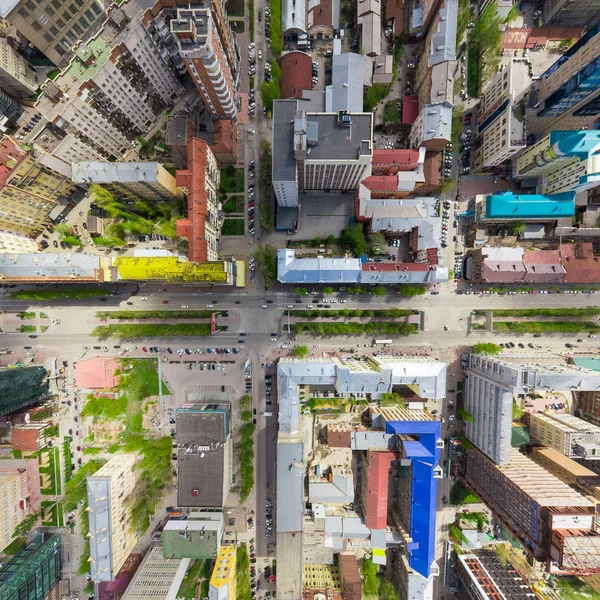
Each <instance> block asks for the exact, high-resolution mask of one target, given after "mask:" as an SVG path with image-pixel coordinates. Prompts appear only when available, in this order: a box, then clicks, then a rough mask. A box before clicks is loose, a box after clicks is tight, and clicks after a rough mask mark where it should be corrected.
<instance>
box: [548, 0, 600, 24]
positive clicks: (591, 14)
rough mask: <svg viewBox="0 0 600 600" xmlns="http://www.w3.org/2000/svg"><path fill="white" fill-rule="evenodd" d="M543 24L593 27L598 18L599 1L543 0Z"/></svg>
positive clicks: (599, 10) (599, 16) (599, 14)
mask: <svg viewBox="0 0 600 600" xmlns="http://www.w3.org/2000/svg"><path fill="white" fill-rule="evenodd" d="M543 14H544V24H545V25H552V26H554V27H586V28H589V27H593V26H594V25H595V24H596V23H597V22H598V20H599V19H600V2H598V0H588V1H587V2H577V0H545V2H544V7H543Z"/></svg>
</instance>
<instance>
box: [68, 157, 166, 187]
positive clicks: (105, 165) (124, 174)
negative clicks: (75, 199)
mask: <svg viewBox="0 0 600 600" xmlns="http://www.w3.org/2000/svg"><path fill="white" fill-rule="evenodd" d="M159 166H160V165H159V163H157V162H126V163H117V162H108V161H106V162H100V161H97V162H80V163H74V164H73V181H74V182H75V183H76V184H78V185H79V184H91V183H99V184H103V183H137V182H146V183H156V182H157V181H158V169H159Z"/></svg>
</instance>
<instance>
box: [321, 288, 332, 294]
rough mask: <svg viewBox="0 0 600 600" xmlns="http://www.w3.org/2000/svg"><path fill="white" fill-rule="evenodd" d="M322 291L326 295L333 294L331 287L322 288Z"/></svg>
mask: <svg viewBox="0 0 600 600" xmlns="http://www.w3.org/2000/svg"><path fill="white" fill-rule="evenodd" d="M323 293H324V294H325V295H326V296H331V294H333V288H332V287H326V288H324V289H323Z"/></svg>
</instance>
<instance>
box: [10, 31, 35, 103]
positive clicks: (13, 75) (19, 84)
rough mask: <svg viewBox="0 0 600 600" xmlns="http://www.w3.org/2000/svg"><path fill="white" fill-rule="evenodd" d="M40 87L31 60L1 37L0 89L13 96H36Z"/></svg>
mask: <svg viewBox="0 0 600 600" xmlns="http://www.w3.org/2000/svg"><path fill="white" fill-rule="evenodd" d="M38 87H39V86H38V82H37V77H36V74H35V71H34V70H33V67H32V66H31V64H30V63H29V61H28V60H27V59H26V58H25V57H24V56H21V55H20V54H19V53H18V52H17V51H16V50H15V49H14V48H13V47H12V46H11V45H10V44H9V43H8V41H7V39H6V38H5V37H0V89H2V90H3V91H4V92H6V93H7V94H10V95H11V96H13V97H17V98H27V97H30V96H34V95H35V92H36V90H37V89H38Z"/></svg>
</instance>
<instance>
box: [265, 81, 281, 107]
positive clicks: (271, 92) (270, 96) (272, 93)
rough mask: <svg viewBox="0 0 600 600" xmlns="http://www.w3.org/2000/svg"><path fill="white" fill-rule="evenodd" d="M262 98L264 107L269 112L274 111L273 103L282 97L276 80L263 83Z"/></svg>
mask: <svg viewBox="0 0 600 600" xmlns="http://www.w3.org/2000/svg"><path fill="white" fill-rule="evenodd" d="M260 97H261V98H262V102H263V106H265V107H266V108H267V110H273V101H274V100H277V99H278V98H280V97H281V89H280V88H279V83H278V82H277V81H276V80H275V79H274V78H273V79H271V81H263V82H262V85H261V86H260Z"/></svg>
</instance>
